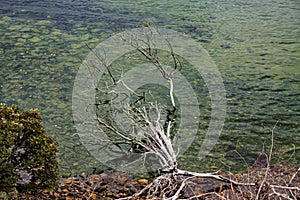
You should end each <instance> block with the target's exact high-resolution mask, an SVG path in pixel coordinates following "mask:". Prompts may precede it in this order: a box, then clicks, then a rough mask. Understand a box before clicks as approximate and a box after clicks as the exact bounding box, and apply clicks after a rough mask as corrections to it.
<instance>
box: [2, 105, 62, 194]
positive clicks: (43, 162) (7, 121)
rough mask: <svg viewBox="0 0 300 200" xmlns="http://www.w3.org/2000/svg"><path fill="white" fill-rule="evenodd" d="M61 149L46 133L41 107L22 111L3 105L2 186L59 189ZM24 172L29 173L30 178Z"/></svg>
mask: <svg viewBox="0 0 300 200" xmlns="http://www.w3.org/2000/svg"><path fill="white" fill-rule="evenodd" d="M57 150H58V146H57V143H56V142H55V141H54V139H53V138H51V137H48V136H46V134H45V129H44V128H43V126H42V118H41V116H40V115H39V112H38V110H30V111H21V110H20V108H19V107H18V106H15V105H13V106H12V107H8V106H6V105H5V104H0V152H1V153H0V163H1V165H0V188H3V189H2V190H4V191H10V190H12V189H13V188H14V187H17V188H22V187H25V188H26V189H33V188H36V187H40V188H47V189H55V188H56V187H57V186H58V180H59V176H58V164H57V161H56V159H55V157H56V153H57ZM21 172H22V174H27V175H29V177H30V178H28V180H24V179H23V178H22V175H21Z"/></svg>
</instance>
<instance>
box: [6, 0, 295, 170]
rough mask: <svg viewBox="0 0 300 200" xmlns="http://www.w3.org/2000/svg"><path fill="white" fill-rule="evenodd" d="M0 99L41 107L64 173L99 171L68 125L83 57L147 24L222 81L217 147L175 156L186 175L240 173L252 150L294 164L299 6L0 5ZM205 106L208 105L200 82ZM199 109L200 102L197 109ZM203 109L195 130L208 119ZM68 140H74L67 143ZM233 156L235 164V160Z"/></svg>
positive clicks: (237, 1) (238, 1)
mask: <svg viewBox="0 0 300 200" xmlns="http://www.w3.org/2000/svg"><path fill="white" fill-rule="evenodd" d="M0 17H1V18H0V38H1V39H0V44H1V46H0V64H1V71H0V75H1V76H0V101H1V102H3V103H7V104H9V105H11V104H18V105H20V106H21V107H22V108H24V109H30V108H38V109H40V111H41V114H42V117H43V119H44V125H45V127H46V129H47V132H48V134H49V135H52V136H55V137H56V140H57V141H58V142H59V145H60V152H59V154H58V158H59V161H60V168H61V173H62V174H70V173H71V174H75V173H81V172H84V171H85V172H87V173H89V172H92V171H93V168H97V169H101V168H103V166H102V165H101V163H100V162H98V161H96V160H95V159H93V157H91V156H90V155H89V153H88V152H87V151H86V150H85V148H84V147H83V146H82V145H81V143H80V141H79V138H78V136H76V134H75V133H76V129H75V127H74V125H73V118H72V107H71V106H72V102H71V99H72V89H73V83H74V79H75V76H76V74H77V70H78V69H79V67H80V64H81V62H82V60H83V59H84V58H85V57H86V56H87V54H88V52H89V49H88V48H87V46H86V45H88V46H89V47H91V48H93V47H95V46H96V45H97V44H98V43H100V42H102V41H104V40H105V39H107V38H109V37H110V36H111V35H113V34H114V33H118V32H121V31H123V30H126V29H130V28H135V27H140V26H141V24H143V23H144V22H151V23H153V24H155V25H156V26H158V27H164V28H170V29H173V30H176V31H180V32H183V33H185V34H188V35H189V36H191V37H192V38H193V39H195V40H196V41H198V42H199V44H201V45H202V46H203V47H204V48H205V49H206V50H207V51H208V53H209V54H210V56H211V57H212V59H213V60H214V62H215V63H216V65H217V67H218V69H219V71H220V73H221V75H222V77H223V80H224V85H225V89H226V95H227V117H226V121H225V125H224V128H223V132H222V135H221V137H220V138H219V140H218V143H217V145H216V146H215V148H214V149H213V151H211V152H210V154H209V155H208V156H207V157H206V158H205V159H203V160H198V159H197V152H198V151H199V148H200V145H201V142H202V141H203V135H201V134H199V135H198V136H197V138H196V140H195V141H194V145H192V146H191V147H190V149H189V150H188V151H187V152H186V154H185V155H184V156H182V157H180V158H179V160H180V165H181V166H182V167H183V168H186V169H191V170H195V171H211V170H215V169H218V168H223V169H226V170H228V169H230V170H241V169H242V168H244V166H245V164H244V161H243V159H241V158H240V156H242V157H243V158H244V160H245V162H246V163H248V164H250V165H251V164H252V163H253V161H254V160H255V158H256V157H257V155H258V153H259V152H262V151H269V147H270V143H271V141H270V139H271V130H272V128H273V127H274V125H275V123H276V121H277V120H279V122H278V125H277V127H276V128H275V130H274V139H275V140H274V150H273V152H274V156H273V159H274V160H273V161H274V162H277V161H286V160H289V161H290V162H293V163H299V160H300V157H299V155H300V152H299V151H300V149H299V148H300V145H299V144H300V125H299V121H300V105H299V102H300V78H299V77H300V76H299V75H300V56H299V55H300V33H299V28H298V27H299V25H300V23H299V22H300V5H299V3H298V2H296V1H283V0H277V1H271V0H265V1H263V2H260V1H251V2H248V1H243V0H232V1H217V0H215V1H212V0H210V1H205V2H204V1H199V2H198V1H188V2H181V1H177V0H176V1H170V0H161V1H152V2H151V3H150V2H148V1H125V0H124V1H119V0H114V1H101V2H98V1H83V0H81V1H80V0H75V1H71V0H69V1H68V0H67V1H63V3H61V2H59V1H52V2H51V3H49V2H45V1H39V2H34V1H30V0H28V1H14V2H9V3H3V2H0ZM199 86H200V87H201V86H203V87H204V88H202V89H201V92H202V95H203V99H205V98H207V96H208V94H207V89H206V88H205V85H204V84H201V83H199ZM203 104H205V101H204V102H203ZM203 107H204V108H203V109H201V112H202V113H201V120H202V121H201V124H200V128H201V130H206V129H207V126H208V123H209V120H210V112H209V111H210V108H209V103H206V104H205V105H204V106H203ZM74 134H75V135H74ZM239 155H240V156H239Z"/></svg>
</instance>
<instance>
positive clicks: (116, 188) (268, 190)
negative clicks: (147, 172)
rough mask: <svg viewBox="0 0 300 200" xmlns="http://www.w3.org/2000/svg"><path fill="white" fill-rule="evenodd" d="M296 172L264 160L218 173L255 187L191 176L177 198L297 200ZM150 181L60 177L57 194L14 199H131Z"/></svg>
mask: <svg viewBox="0 0 300 200" xmlns="http://www.w3.org/2000/svg"><path fill="white" fill-rule="evenodd" d="M299 170H300V166H299V165H297V166H292V165H289V164H288V163H280V164H276V165H272V166H269V167H268V166H267V165H266V163H265V162H264V160H263V159H261V160H259V159H258V161H257V162H256V163H255V164H254V165H253V166H252V167H251V168H249V171H248V173H245V174H232V173H228V172H223V171H220V172H218V174H220V175H222V176H225V177H227V178H230V179H232V180H235V181H238V182H240V183H255V185H254V186H241V185H240V186H233V185H232V184H231V183H226V182H222V181H218V180H214V179H209V178H205V179H203V178H196V177H193V178H191V179H189V181H188V183H187V186H186V187H185V189H184V190H182V191H181V192H180V195H179V197H180V199H222V198H224V199H255V197H256V195H257V193H260V194H259V197H260V198H259V199H282V198H283V199H298V198H299V197H300V191H299V188H300V172H299ZM178 180H179V179H178ZM150 182H151V180H147V179H136V178H133V177H132V176H130V175H127V174H124V173H120V172H115V171H104V172H102V173H99V174H91V175H85V174H82V175H78V176H75V177H70V178H61V180H60V186H59V189H58V190H57V191H49V190H35V191H30V192H29V191H18V194H17V196H18V199H22V200H23V199H24V200H25V199H26V200H30V199H32V200H33V199H34V200H38V199H56V200H63V199H64V200H75V199H76V200H88V199H89V200H96V199H101V200H110V199H118V198H124V197H128V196H132V195H134V194H135V193H137V192H138V191H141V190H142V189H143V188H145V187H146V186H147V185H148V184H149V183H150ZM162 190H163V188H162ZM174 190H176V188H174ZM170 194H171V193H170ZM130 199H159V198H156V197H154V196H149V195H148V194H147V190H145V192H144V193H143V194H141V195H139V196H138V197H132V198H130Z"/></svg>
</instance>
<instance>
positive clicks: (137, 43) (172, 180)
mask: <svg viewBox="0 0 300 200" xmlns="http://www.w3.org/2000/svg"><path fill="white" fill-rule="evenodd" d="M153 33H155V34H160V33H159V31H158V30H157V29H155V28H153V27H151V26H146V27H145V32H143V33H141V34H143V35H144V39H140V38H135V37H132V36H125V35H124V37H122V40H123V41H124V42H125V43H127V44H129V45H130V46H131V47H133V48H134V49H135V50H136V51H137V52H139V53H140V55H142V57H139V58H137V59H144V60H145V61H146V62H148V63H151V64H152V65H153V66H155V68H156V70H158V71H159V72H160V74H161V75H162V77H163V78H164V80H165V81H166V82H167V83H168V84H169V101H170V104H171V105H172V109H170V110H171V113H172V112H173V113H174V112H176V110H177V109H178V107H177V105H176V101H175V98H174V74H175V73H176V72H177V70H180V69H181V68H182V67H184V66H182V63H181V61H180V60H179V59H178V58H177V57H176V53H175V52H174V51H173V48H172V45H171V44H170V42H169V41H168V39H166V38H165V39H164V41H165V43H166V44H167V45H168V47H169V52H168V56H167V58H168V59H169V61H167V63H168V65H171V66H172V68H171V69H170V68H167V67H166V65H165V64H163V62H162V60H163V58H162V57H160V56H159V50H158V49H157V48H156V44H155V42H154V41H153V40H152V34H153ZM160 36H161V37H164V36H163V35H160ZM91 50H92V49H91ZM94 53H95V55H96V56H97V58H98V59H99V60H100V61H101V62H102V64H103V65H104V66H105V68H106V70H107V73H108V74H109V76H110V79H111V83H109V84H111V85H116V84H121V85H122V86H123V88H125V89H126V90H127V91H128V92H130V93H131V94H133V95H135V96H136V97H137V98H136V101H134V102H128V101H123V102H122V101H119V102H117V103H118V106H117V107H118V108H117V110H118V112H122V113H123V115H122V116H123V117H124V116H125V117H126V121H127V122H126V124H127V125H128V127H130V128H128V127H127V129H120V126H121V125H120V124H118V122H113V121H111V120H110V119H109V118H106V117H103V116H98V118H97V121H98V122H99V124H100V125H101V126H102V127H103V128H104V129H105V130H106V131H107V132H108V135H109V137H108V138H110V140H111V144H114V145H119V146H120V148H122V145H124V144H125V145H127V146H131V147H132V148H127V149H126V151H127V152H128V154H130V152H131V151H137V150H138V149H139V150H140V151H142V152H143V153H144V154H143V155H144V157H143V158H139V160H140V161H141V159H142V163H144V164H146V162H147V158H146V157H147V156H150V155H152V156H154V157H155V159H156V160H157V163H159V165H160V170H161V171H162V172H163V174H162V175H160V176H158V177H156V178H155V179H154V180H153V181H152V182H151V183H150V184H149V185H147V186H146V187H145V188H144V189H143V190H141V191H140V192H138V193H136V194H134V195H133V196H130V197H126V198H122V199H132V198H138V197H141V196H143V195H144V196H151V197H152V198H153V199H155V198H156V199H172V200H173V199H174V200H175V199H178V198H180V197H181V193H182V192H183V191H184V190H186V188H188V187H189V183H190V180H191V179H192V178H194V177H199V178H205V179H214V180H217V181H220V182H223V183H228V184H229V185H231V186H237V187H239V186H249V187H251V186H255V183H251V182H247V183H240V182H237V181H235V180H233V179H230V178H228V177H224V176H222V175H219V174H218V173H217V172H216V173H197V172H190V171H185V170H181V169H179V168H178V163H177V155H176V154H177V153H176V150H175V149H174V148H173V145H172V140H171V136H172V130H173V128H174V127H173V126H174V124H173V123H172V122H173V120H174V118H172V117H167V120H163V119H162V112H163V111H162V108H161V107H160V105H159V103H158V102H155V100H154V101H153V102H148V103H147V104H145V102H143V101H142V100H143V95H140V94H137V93H136V92H135V91H134V90H133V89H132V88H130V86H128V85H127V84H126V82H124V81H122V79H120V80H118V79H117V78H115V76H114V74H113V72H112V71H111V70H110V67H109V66H108V65H107V64H106V62H105V56H104V55H99V54H97V52H94ZM108 53H109V52H108ZM133 59H135V58H133ZM107 88H109V87H107ZM108 93H110V94H111V95H113V96H115V97H116V98H117V97H118V96H120V95H122V94H120V93H119V91H113V90H111V91H108ZM124 98H126V94H125V97H124ZM150 113H151V114H150ZM150 115H151V116H150ZM164 117H166V116H165V115H164ZM124 130H127V131H124ZM133 162H134V161H133ZM272 188H273V189H274V190H275V188H276V187H275V186H274V187H272ZM212 194H214V195H215V196H216V197H218V198H220V199H226V198H225V197H222V196H220V195H219V194H218V193H217V192H214V191H210V192H207V193H205V194H192V195H191V196H190V197H189V198H188V199H196V198H200V197H205V196H206V195H212Z"/></svg>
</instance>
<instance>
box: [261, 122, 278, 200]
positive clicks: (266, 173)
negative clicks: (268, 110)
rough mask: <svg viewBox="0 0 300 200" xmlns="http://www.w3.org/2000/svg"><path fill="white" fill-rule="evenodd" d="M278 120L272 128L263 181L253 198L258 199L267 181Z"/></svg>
mask: <svg viewBox="0 0 300 200" xmlns="http://www.w3.org/2000/svg"><path fill="white" fill-rule="evenodd" d="M278 122H279V120H278V121H277V122H276V123H275V125H274V127H273V129H272V138H271V147H270V153H269V159H267V162H268V164H267V169H266V172H265V176H264V179H263V181H262V182H261V184H260V186H259V189H258V191H257V194H256V197H255V200H258V199H259V195H260V192H261V190H262V188H263V186H264V184H265V182H266V181H267V177H268V173H269V171H270V162H271V158H272V153H273V147H274V129H275V128H276V126H277V124H278Z"/></svg>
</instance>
